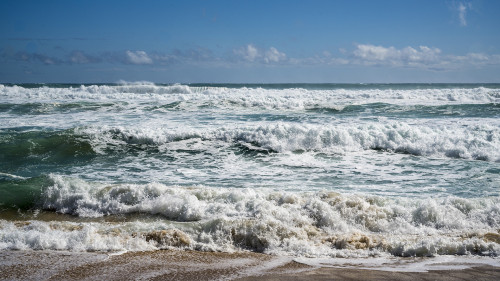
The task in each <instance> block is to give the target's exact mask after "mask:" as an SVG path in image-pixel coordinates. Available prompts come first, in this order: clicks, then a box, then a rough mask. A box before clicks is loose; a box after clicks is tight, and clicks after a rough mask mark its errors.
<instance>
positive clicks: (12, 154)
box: [0, 129, 95, 172]
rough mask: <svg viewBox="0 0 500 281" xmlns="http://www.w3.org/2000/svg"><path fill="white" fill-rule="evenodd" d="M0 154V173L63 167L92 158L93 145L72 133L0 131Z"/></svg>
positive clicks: (35, 130) (72, 131) (64, 131)
mask: <svg viewBox="0 0 500 281" xmlns="http://www.w3.org/2000/svg"><path fill="white" fill-rule="evenodd" d="M0 151H2V155H1V156H0V163H1V164H2V167H3V168H2V171H0V172H8V171H15V170H16V169H18V168H20V167H25V166H41V165H46V164H55V165H66V164H70V163H74V162H78V161H85V160H88V159H90V158H91V157H93V156H94V155H95V152H94V150H93V148H92V145H91V144H90V143H89V142H88V141H87V140H85V137H82V136H79V135H77V134H75V133H74V130H62V131H47V130H40V129H33V130H30V131H24V130H20V129H8V130H1V131H0Z"/></svg>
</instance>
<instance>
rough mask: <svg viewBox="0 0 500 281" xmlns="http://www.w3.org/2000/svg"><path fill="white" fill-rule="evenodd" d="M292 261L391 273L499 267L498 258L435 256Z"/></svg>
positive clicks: (302, 258) (319, 265)
mask: <svg viewBox="0 0 500 281" xmlns="http://www.w3.org/2000/svg"><path fill="white" fill-rule="evenodd" d="M294 261H296V262H299V263H303V264H307V265H310V266H314V267H336V268H355V269H371V270H382V271H393V272H428V271H429V270H461V269H466V268H471V267H475V266H484V265H488V266H494V267H500V259H499V258H498V257H478V256H467V257H464V256H436V257H433V258H403V259H402V258H395V257H377V258H344V259H338V258H336V259H331V258H305V257H300V258H295V259H294Z"/></svg>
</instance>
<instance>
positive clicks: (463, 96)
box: [0, 82, 500, 266]
mask: <svg viewBox="0 0 500 281" xmlns="http://www.w3.org/2000/svg"><path fill="white" fill-rule="evenodd" d="M499 192H500V84H183V85H181V84H153V83H149V82H136V83H127V82H122V83H118V84H97V85H90V84H89V85H75V84H17V85H14V84H2V85H0V250H29V251H31V250H40V251H45V250H55V251H69V252H105V253H123V252H131V251H156V250H160V249H190V250H195V251H203V252H206V251H216V252H230V253H234V252H245V251H251V252H259V253H266V254H270V255H277V256H289V257H295V258H296V259H297V260H301V261H304V260H308V261H313V260H315V259H316V260H317V261H321V262H322V263H327V260H330V262H332V263H335V261H336V260H337V261H338V260H339V259H338V258H344V259H347V260H349V259H365V260H368V261H378V259H380V258H388V259H400V258H407V257H412V258H417V257H418V258H420V257H431V258H437V257H451V256H453V257H457V256H459V257H460V258H462V259H474V260H477V259H478V258H479V259H488V260H489V261H491V263H492V264H497V265H498V266H500V261H499V259H498V258H497V256H499V255H500V197H499V195H500V193H499Z"/></svg>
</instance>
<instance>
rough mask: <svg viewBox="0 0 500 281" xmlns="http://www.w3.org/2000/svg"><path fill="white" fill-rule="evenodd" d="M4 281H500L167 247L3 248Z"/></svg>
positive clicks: (479, 272) (477, 270) (470, 273)
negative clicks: (118, 250) (110, 250)
mask: <svg viewBox="0 0 500 281" xmlns="http://www.w3.org/2000/svg"><path fill="white" fill-rule="evenodd" d="M0 280H475V281H477V280H500V268H499V267H491V266H484V265H483V266H479V267H473V268H467V269H462V270H435V271H429V272H391V271H378V270H366V269H357V268H325V267H322V268H316V267H312V266H308V265H304V264H300V263H297V262H294V261H293V260H292V258H290V257H276V256H269V255H264V254H258V253H249V252H245V253H208V252H197V251H181V250H164V251H155V252H133V253H125V254H123V255H107V254H103V253H69V252H56V251H0Z"/></svg>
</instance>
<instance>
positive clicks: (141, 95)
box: [0, 83, 500, 109]
mask: <svg viewBox="0 0 500 281" xmlns="http://www.w3.org/2000/svg"><path fill="white" fill-rule="evenodd" d="M0 97H1V98H2V100H3V101H6V102H9V103H16V102H17V103H23V102H25V101H30V102H68V101H70V102H72V101H75V100H83V101H115V100H117V101H128V102H133V101H138V102H140V101H161V102H167V103H168V102H178V101H197V102H215V103H216V104H219V105H224V104H238V105H240V106H244V107H263V108H268V109H272V108H280V109H287V108H288V109H307V108H316V107H318V106H319V107H325V108H328V107H332V106H333V107H335V106H341V105H346V104H365V103H377V102H385V103H395V104H426V105H436V104H458V103H465V104H481V103H495V104H497V103H500V89H496V88H484V87H477V88H425V89H419V88H414V89H377V88H370V89H349V88H347V89H305V88H285V89H274V88H247V87H241V88H229V87H213V86H188V85H180V84H176V85H155V84H149V83H145V84H141V83H139V84H123V85H114V86H110V85H88V86H84V85H82V86H80V87H74V88H73V87H69V88H58V87H46V86H44V87H36V88H25V87H20V86H4V85H2V87H0Z"/></svg>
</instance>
